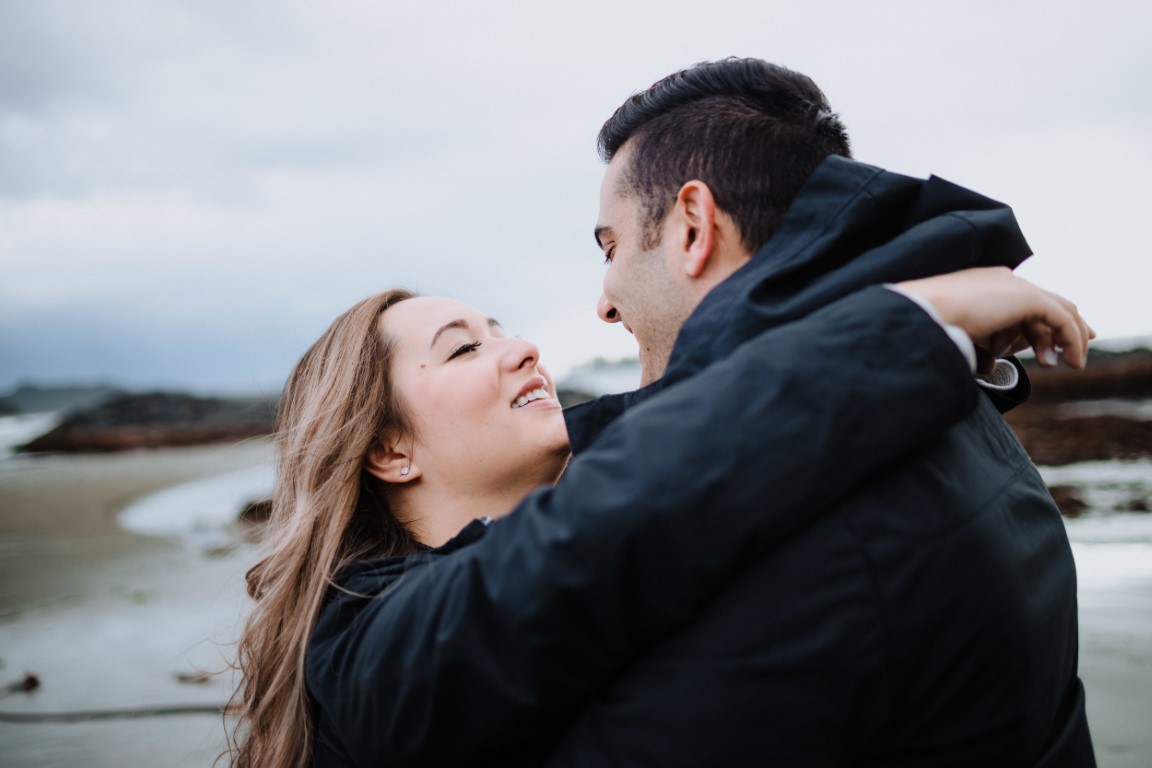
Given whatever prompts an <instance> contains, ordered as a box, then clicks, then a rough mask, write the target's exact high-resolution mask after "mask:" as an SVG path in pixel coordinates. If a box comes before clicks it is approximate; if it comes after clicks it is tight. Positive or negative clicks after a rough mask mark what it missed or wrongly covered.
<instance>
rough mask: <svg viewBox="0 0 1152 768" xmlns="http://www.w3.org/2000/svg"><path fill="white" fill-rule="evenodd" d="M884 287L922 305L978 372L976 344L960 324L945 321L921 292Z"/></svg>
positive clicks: (888, 285)
mask: <svg viewBox="0 0 1152 768" xmlns="http://www.w3.org/2000/svg"><path fill="white" fill-rule="evenodd" d="M884 287H885V288H887V289H888V290H890V291H895V292H896V293H898V294H900V295H901V296H903V297H904V298H906V299H908V300H909V301H911V302H913V303H915V304H916V306H918V307H920V309H922V310H924V311H925V312H927V313H928V316H929V317H930V318H932V319H933V320H935V321H936V324H937V325H939V326H940V327H941V328H943V329H944V333H946V334H948V338H950V339H952V343H953V344H955V345H956V348H957V349H959V350H960V354H962V355H964V359H965V360H967V361H968V370H970V371H972V373H976V345H975V344H973V343H972V339H970V338H968V334H967V333H965V332H964V329H963V328H961V327H960V326H958V325H952V324H951V323H946V322H944V321H943V320H942V319H941V318H940V314H939V313H938V312H937V311H936V307H934V306H932V302H930V301H928V299H926V298H924V297H923V296H921V295H920V294H918V293H914V292H913V291H909V290H906V289H904V288H901V287H900V286H898V285H893V284H892V283H885V284H884ZM996 362H997V367H999V364H1000V363H1001V362H1007V361H1006V360H1004V361H1001V360H998V361H996ZM1008 367H1009V368H1012V373H1016V369H1015V368H1013V367H1012V364H1011V363H1008ZM1012 386H1013V387H1014V386H1016V384H1015V382H1013V384H1012ZM1006 389H1012V387H1006Z"/></svg>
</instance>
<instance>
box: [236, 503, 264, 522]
mask: <svg viewBox="0 0 1152 768" xmlns="http://www.w3.org/2000/svg"><path fill="white" fill-rule="evenodd" d="M271 516H272V499H260V500H259V501H250V502H248V503H247V504H245V505H244V509H242V510H240V515H239V517H238V519H239V521H240V522H241V523H245V524H248V525H260V524H262V523H266V522H268V518H269V517H271Z"/></svg>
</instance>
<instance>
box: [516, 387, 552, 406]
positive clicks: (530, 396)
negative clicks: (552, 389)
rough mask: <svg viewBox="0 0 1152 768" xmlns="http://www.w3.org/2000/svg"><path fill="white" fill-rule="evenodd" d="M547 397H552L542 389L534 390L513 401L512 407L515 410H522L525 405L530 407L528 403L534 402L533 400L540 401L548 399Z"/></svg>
mask: <svg viewBox="0 0 1152 768" xmlns="http://www.w3.org/2000/svg"><path fill="white" fill-rule="evenodd" d="M547 397H551V395H549V394H548V390H546V389H544V388H543V387H541V388H540V389H534V390H532V391H531V392H528V393H527V394H523V395H520V397H518V398H516V399H515V400H513V401H512V407H513V408H522V407H524V406H525V405H528V403H530V402H532V401H533V400H539V399H541V398H547Z"/></svg>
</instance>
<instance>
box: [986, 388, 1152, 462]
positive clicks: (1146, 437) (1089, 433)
mask: <svg viewBox="0 0 1152 768" xmlns="http://www.w3.org/2000/svg"><path fill="white" fill-rule="evenodd" d="M1006 418H1007V420H1008V424H1009V425H1010V426H1011V427H1012V429H1013V431H1014V432H1015V433H1016V436H1017V437H1018V438H1019V439H1020V442H1021V443H1022V444H1023V445H1024V449H1025V450H1027V451H1028V455H1029V456H1031V457H1032V460H1033V461H1034V462H1036V463H1037V464H1043V465H1048V466H1057V465H1060V464H1072V463H1075V462H1080V461H1110V460H1114V459H1121V460H1131V459H1145V458H1150V457H1152V421H1141V420H1137V419H1129V418H1125V417H1123V416H1111V415H1101V416H1064V415H1062V414H1061V411H1060V408H1059V406H1054V405H1043V404H1039V403H1025V404H1024V405H1022V406H1020V407H1019V408H1017V409H1015V410H1013V411H1009V412H1008V414H1007V415H1006Z"/></svg>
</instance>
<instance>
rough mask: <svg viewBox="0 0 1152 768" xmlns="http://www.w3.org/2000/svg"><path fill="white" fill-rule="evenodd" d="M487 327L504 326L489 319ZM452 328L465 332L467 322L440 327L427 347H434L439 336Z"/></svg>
mask: <svg viewBox="0 0 1152 768" xmlns="http://www.w3.org/2000/svg"><path fill="white" fill-rule="evenodd" d="M488 327H489V328H503V327H504V326H502V325H500V323H499V321H498V320H496V319H495V318H493V317H490V318H488ZM453 328H461V329H463V330H465V331H466V330H468V321H467V320H453V321H452V322H450V323H444V325H442V326H440V328H439V329H437V331H436V333H435V334H434V335H433V336H432V343H431V344H430V345H429V347H434V346H436V341H437V340H438V339H439V338H440V334H442V333H444V331H450V330H452V329H453Z"/></svg>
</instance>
